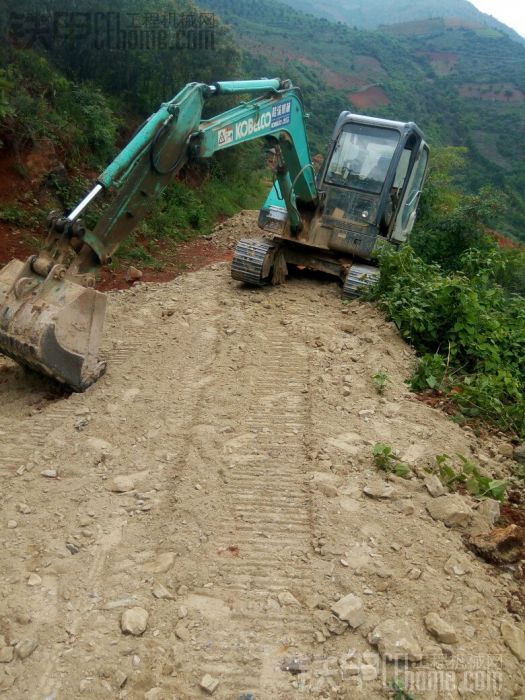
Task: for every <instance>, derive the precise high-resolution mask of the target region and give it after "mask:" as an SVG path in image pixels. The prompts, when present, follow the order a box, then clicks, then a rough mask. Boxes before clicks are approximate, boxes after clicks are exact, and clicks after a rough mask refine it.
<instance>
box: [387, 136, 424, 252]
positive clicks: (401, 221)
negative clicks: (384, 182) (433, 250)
mask: <svg viewBox="0 0 525 700" xmlns="http://www.w3.org/2000/svg"><path fill="white" fill-rule="evenodd" d="M428 155H429V150H428V146H427V144H426V143H425V142H424V141H422V142H421V146H420V148H419V152H418V154H417V158H416V160H415V161H414V163H413V165H412V172H411V173H410V175H409V180H408V185H407V187H406V189H405V192H404V195H403V198H402V201H401V203H400V206H399V208H398V210H397V218H396V222H395V226H394V229H393V231H392V234H391V239H392V240H393V241H397V242H398V243H404V242H405V241H406V240H407V239H408V237H409V235H410V232H411V231H412V229H413V228H414V223H415V221H416V214H417V205H418V203H419V198H420V196H421V192H422V189H423V182H424V180H425V175H426V172H427V166H428Z"/></svg>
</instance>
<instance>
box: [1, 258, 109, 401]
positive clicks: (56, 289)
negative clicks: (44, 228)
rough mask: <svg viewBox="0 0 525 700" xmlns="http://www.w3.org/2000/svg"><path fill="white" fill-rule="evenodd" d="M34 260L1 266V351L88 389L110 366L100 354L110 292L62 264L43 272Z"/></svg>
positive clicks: (79, 387)
mask: <svg viewBox="0 0 525 700" xmlns="http://www.w3.org/2000/svg"><path fill="white" fill-rule="evenodd" d="M32 261H33V258H30V259H29V260H27V262H26V263H22V262H20V261H19V260H12V261H11V262H10V263H8V264H7V265H6V266H5V267H4V268H3V269H2V270H0V353H3V354H5V355H7V356H9V357H11V358H12V359H13V360H15V361H16V362H19V363H20V364H23V365H26V366H28V367H30V368H31V369H34V370H36V371H37V372H40V373H44V374H46V375H48V376H49V377H52V378H53V379H55V380H57V381H59V382H61V383H62V384H65V385H67V386H68V387H70V388H71V389H73V391H84V390H85V389H87V387H88V386H90V384H92V383H93V382H95V381H96V380H97V379H98V378H99V377H100V376H101V375H102V374H103V373H104V370H105V368H106V363H105V362H101V361H100V360H98V358H97V353H98V349H99V345H100V342H101V339H102V328H103V325H104V315H105V310H106V297H105V295H104V294H102V293H101V292H98V291H96V290H94V289H90V288H86V287H83V286H82V285H80V284H78V283H77V282H74V281H72V280H71V279H68V278H67V273H66V274H65V275H64V269H63V268H62V270H59V269H58V266H56V267H54V268H52V269H51V271H50V272H49V274H48V275H47V277H40V276H39V275H37V274H36V273H35V272H33V269H32V267H31V263H32Z"/></svg>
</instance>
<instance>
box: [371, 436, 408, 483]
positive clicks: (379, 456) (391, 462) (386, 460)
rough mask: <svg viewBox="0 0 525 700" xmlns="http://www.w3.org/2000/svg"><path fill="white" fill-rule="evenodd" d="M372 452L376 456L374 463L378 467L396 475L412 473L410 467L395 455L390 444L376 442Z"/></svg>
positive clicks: (404, 475)
mask: <svg viewBox="0 0 525 700" xmlns="http://www.w3.org/2000/svg"><path fill="white" fill-rule="evenodd" d="M372 454H373V456H374V464H375V465H376V467H378V469H381V470H382V471H384V472H389V473H392V474H395V475H396V476H403V477H406V476H409V475H410V474H411V471H410V467H409V466H408V465H407V464H403V462H400V461H399V458H398V457H397V456H396V455H395V453H394V451H393V450H392V448H391V447H390V445H385V444H383V443H382V442H376V444H375V445H374V447H373V450H372Z"/></svg>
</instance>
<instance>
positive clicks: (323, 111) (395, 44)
mask: <svg viewBox="0 0 525 700" xmlns="http://www.w3.org/2000/svg"><path fill="white" fill-rule="evenodd" d="M201 4H203V5H205V6H206V7H207V8H209V9H211V10H213V11H214V12H216V13H218V14H219V15H220V16H221V18H223V19H224V21H225V22H226V23H228V24H229V25H230V26H231V28H232V29H233V31H234V33H235V36H236V39H237V41H238V43H239V44H240V46H241V47H242V48H243V49H244V54H243V65H244V67H245V72H246V74H255V75H257V74H266V75H267V74H273V73H276V74H280V75H287V76H289V77H291V78H292V79H293V80H294V81H295V82H297V83H298V84H299V85H300V86H301V87H302V88H303V93H304V98H305V102H306V105H307V108H308V110H309V112H310V122H309V123H310V130H311V132H312V134H313V141H314V145H315V148H316V149H317V150H318V151H321V152H322V151H323V150H324V148H325V147H326V143H327V140H328V138H329V135H330V131H331V128H332V125H333V124H334V123H335V119H336V117H337V114H338V113H339V112H340V111H341V110H342V109H348V108H350V109H352V108H353V109H354V110H356V111H361V112H368V113H373V114H375V115H377V116H386V117H390V118H396V119H401V120H410V119H412V120H415V121H417V122H418V124H420V126H421V127H422V128H423V129H424V131H425V132H426V134H427V136H428V138H429V140H430V142H431V144H433V145H454V146H463V147H466V148H468V149H469V155H468V163H469V167H468V169H467V173H466V175H465V176H464V179H463V181H462V182H461V183H459V184H460V185H462V186H463V188H464V189H466V190H470V191H476V190H477V189H479V187H480V186H482V185H484V184H491V185H493V186H494V187H495V188H498V189H501V190H502V191H503V192H504V193H505V194H506V195H507V197H508V211H507V214H506V216H505V218H504V221H503V223H502V225H501V228H502V230H504V231H505V232H509V233H512V234H513V235H514V236H515V237H517V238H520V239H522V240H525V202H524V201H523V198H522V192H523V191H524V190H525V145H524V144H525V122H524V121H523V106H524V104H525V46H523V47H522V46H521V45H520V44H518V43H517V42H515V41H512V40H511V39H510V38H509V37H507V36H506V35H504V34H502V33H500V32H495V31H493V30H486V29H479V28H472V27H471V26H469V25H468V23H465V22H451V21H449V20H439V19H436V20H430V21H425V22H418V23H411V24H400V25H395V26H393V27H389V28H388V31H386V30H385V31H382V32H367V31H360V30H356V29H352V28H351V27H348V26H346V25H344V24H340V23H339V24H334V23H332V22H329V21H328V20H326V19H318V18H315V17H313V16H311V15H306V14H303V13H299V12H296V11H295V10H293V9H292V8H290V7H289V6H288V5H285V4H283V3H280V2H277V0H261V1H260V2H259V3H258V6H257V8H258V9H257V16H254V14H253V12H252V10H251V9H250V6H248V5H247V4H246V3H244V2H242V0H203V2H202V3H201ZM509 132H512V133H513V135H514V139H513V140H512V142H510V141H509V139H508V134H509Z"/></svg>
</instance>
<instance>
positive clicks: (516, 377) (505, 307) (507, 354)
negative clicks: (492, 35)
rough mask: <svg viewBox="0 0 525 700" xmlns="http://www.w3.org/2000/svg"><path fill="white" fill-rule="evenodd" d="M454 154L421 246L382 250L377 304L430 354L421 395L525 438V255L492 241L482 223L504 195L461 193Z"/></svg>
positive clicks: (429, 200) (430, 195)
mask: <svg viewBox="0 0 525 700" xmlns="http://www.w3.org/2000/svg"><path fill="white" fill-rule="evenodd" d="M453 155H454V154H453V153H452V156H453ZM445 156H446V157H443V158H442V159H440V158H439V157H438V158H437V159H436V163H435V165H434V172H433V173H432V174H431V177H430V179H429V183H428V188H427V190H426V193H425V197H424V199H423V201H422V216H421V219H420V221H419V223H418V225H417V229H416V231H415V232H414V236H413V244H414V248H411V247H409V246H406V247H404V248H402V249H400V250H395V249H393V248H385V249H384V250H383V251H382V253H381V257H380V268H381V277H380V280H379V283H378V285H377V286H376V287H375V288H374V289H373V290H372V292H371V296H372V298H374V299H376V300H377V301H378V303H379V306H380V307H381V308H382V309H383V310H384V311H385V312H386V313H387V315H388V317H389V318H391V319H392V320H393V321H394V323H395V324H396V326H397V327H398V329H399V331H400V333H401V335H402V336H403V338H405V339H406V340H407V341H408V342H409V343H410V344H411V345H412V346H413V347H414V348H415V349H416V350H417V351H418V353H419V354H420V355H421V358H420V361H419V365H418V367H417V369H416V371H415V373H414V375H413V376H412V378H411V387H412V389H413V390H415V391H421V390H425V389H432V390H438V391H440V392H442V393H443V395H444V396H446V397H448V399H449V400H450V401H451V402H453V403H454V404H455V405H456V407H457V410H458V417H457V419H458V420H465V419H472V418H477V419H482V420H489V421H490V422H492V423H494V424H496V425H498V426H500V427H501V428H502V429H504V430H507V431H511V432H514V433H516V434H517V435H520V436H524V435H525V353H524V348H525V302H524V296H525V251H524V250H523V249H501V248H499V247H498V245H497V244H496V243H495V242H494V240H493V239H492V238H490V237H489V236H488V235H487V233H486V231H485V228H484V226H483V220H482V219H483V216H488V215H489V214H490V212H491V211H492V210H493V200H494V199H497V197H495V196H494V195H493V194H491V193H488V192H483V193H481V194H480V195H476V196H474V197H472V196H466V195H461V194H459V193H458V192H454V190H453V188H452V186H451V184H450V182H451V181H450V173H449V165H450V163H451V161H452V160H453V161H454V162H456V160H455V159H454V158H451V153H450V152H449V153H448V154H445ZM416 251H418V252H419V253H420V255H421V256H422V257H419V256H418V255H417V254H416ZM423 258H424V259H423Z"/></svg>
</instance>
